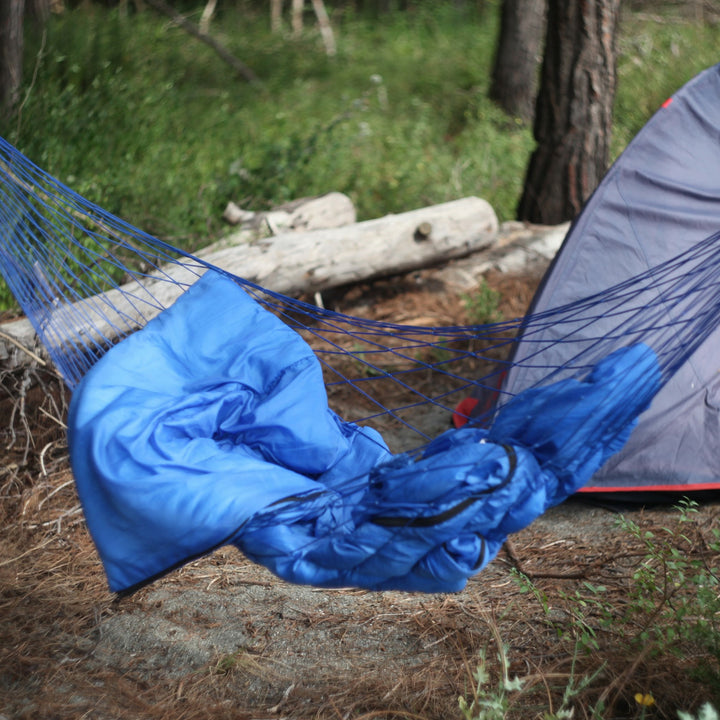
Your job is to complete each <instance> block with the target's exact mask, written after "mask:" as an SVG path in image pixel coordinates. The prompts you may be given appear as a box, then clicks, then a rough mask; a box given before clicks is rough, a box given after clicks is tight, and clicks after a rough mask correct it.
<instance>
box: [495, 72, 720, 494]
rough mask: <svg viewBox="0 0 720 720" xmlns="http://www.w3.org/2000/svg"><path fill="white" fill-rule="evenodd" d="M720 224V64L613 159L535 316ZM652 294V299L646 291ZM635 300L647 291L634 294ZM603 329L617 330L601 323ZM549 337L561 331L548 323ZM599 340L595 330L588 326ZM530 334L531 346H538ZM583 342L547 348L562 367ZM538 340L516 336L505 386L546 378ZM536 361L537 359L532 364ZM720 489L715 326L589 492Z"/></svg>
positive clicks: (719, 342) (645, 266)
mask: <svg viewBox="0 0 720 720" xmlns="http://www.w3.org/2000/svg"><path fill="white" fill-rule="evenodd" d="M718 230H720V65H717V66H715V67H712V68H710V69H708V70H706V71H704V72H703V73H701V74H700V75H698V76H697V77H696V78H695V79H693V80H692V81H691V82H689V83H688V84H687V85H685V86H684V87H683V88H682V89H680V90H679V91H678V92H677V93H675V95H673V96H672V97H671V98H669V99H668V100H667V101H666V102H665V103H664V104H663V106H662V108H661V109H660V110H658V112H657V113H656V114H655V115H654V116H653V117H652V119H651V120H650V122H649V123H648V124H647V125H646V126H645V127H644V128H643V130H642V131H641V132H640V133H639V134H638V135H637V137H636V138H635V139H634V140H633V141H632V142H631V143H630V145H629V146H628V147H627V149H626V150H625V152H624V153H623V154H622V155H621V157H620V158H619V159H618V160H617V161H616V163H615V164H614V165H613V167H612V168H611V169H610V171H609V172H608V174H607V176H606V177H605V178H604V180H603V181H602V183H601V184H600V186H599V187H598V188H597V190H596V191H595V193H594V194H593V196H592V197H591V198H590V200H589V201H588V203H587V205H586V207H585V208H584V209H583V211H582V213H581V214H580V216H579V217H578V218H577V219H576V221H575V222H574V224H573V226H572V228H571V230H570V232H569V233H568V236H567V238H566V240H565V242H564V244H563V246H562V248H561V249H560V251H559V253H558V255H557V257H556V258H555V260H554V262H553V264H552V266H551V267H550V269H549V270H548V272H547V273H546V276H545V278H544V279H543V282H542V284H541V286H540V289H539V290H538V292H537V294H536V296H535V298H534V300H533V304H532V307H531V313H540V312H543V311H545V310H548V309H550V308H555V307H558V306H561V305H564V304H566V303H570V302H573V301H575V300H578V299H580V298H583V297H586V296H588V295H591V294H593V293H596V292H601V291H602V290H604V289H605V288H608V287H609V286H612V285H615V284H617V283H620V282H622V281H623V280H625V279H628V278H631V277H633V276H635V275H637V274H639V273H641V272H644V271H646V270H649V269H651V268H653V267H655V266H657V265H659V264H660V263H663V262H665V261H667V260H669V259H670V258H673V257H675V256H677V255H678V254H680V253H682V252H684V251H686V250H688V249H690V248H692V247H693V246H694V245H696V244H697V243H698V242H700V241H702V240H703V239H705V238H706V237H708V236H710V235H712V234H714V233H716V232H717V231H718ZM646 299H647V298H646ZM637 301H638V302H642V301H643V298H642V297H639V298H638V299H637ZM602 322H603V327H602V330H603V332H604V333H606V334H607V335H610V334H612V332H613V330H614V329H615V326H614V323H615V319H614V318H613V317H612V316H609V317H607V318H605V319H604V320H603V321H602ZM543 332H544V333H545V335H544V338H543V339H547V340H552V339H553V333H555V332H560V329H558V328H554V327H549V328H548V329H547V330H544V331H543ZM592 333H593V337H595V338H596V337H597V335H598V328H597V326H594V327H593V328H592ZM537 341H538V337H537V335H535V336H534V338H533V342H534V343H537ZM590 341H591V339H590V337H589V336H588V337H583V331H582V329H581V328H580V329H578V332H577V345H573V344H572V343H568V342H566V341H565V342H559V343H556V344H554V345H552V347H550V348H549V349H547V350H544V351H543V352H547V353H548V354H547V355H546V356H544V360H546V361H547V363H546V364H547V366H556V365H557V366H559V365H562V364H563V363H565V362H566V361H567V360H568V358H569V357H572V356H573V354H574V353H576V352H577V351H578V349H579V348H582V347H583V343H589V342H590ZM532 352H533V346H532V345H531V344H529V343H524V342H523V341H521V342H520V343H519V345H518V347H517V349H516V351H515V355H514V358H513V360H514V361H515V362H516V363H517V364H515V365H513V366H512V367H511V369H510V370H509V372H508V375H507V377H506V378H505V381H504V382H505V384H504V389H506V390H508V391H509V392H510V393H513V394H514V393H517V392H519V391H520V390H522V389H523V388H526V387H528V386H530V385H532V384H534V383H535V382H536V381H538V380H539V379H540V376H539V373H540V372H541V370H538V369H533V368H532V367H524V366H523V364H522V359H523V356H524V355H527V354H530V353H532ZM530 365H532V363H530ZM718 488H720V331H717V330H716V331H715V332H714V333H713V334H712V335H711V336H710V337H709V338H708V339H707V340H706V341H705V342H704V343H703V344H702V345H701V346H700V347H699V349H698V350H697V351H696V352H695V353H694V354H693V355H692V357H691V358H690V360H689V361H687V362H686V363H685V364H684V365H683V366H682V367H681V368H680V369H679V370H678V372H677V373H676V374H675V376H674V377H673V378H672V379H671V381H670V382H669V383H668V384H667V385H666V386H665V387H664V388H663V390H662V391H661V392H660V393H659V395H658V396H657V397H656V398H655V400H654V402H653V404H652V406H651V407H650V409H649V410H648V411H646V412H645V413H644V414H643V416H642V417H641V419H640V423H639V424H638V426H637V427H636V429H635V430H634V432H633V434H632V436H631V437H630V440H629V441H628V443H627V444H626V446H625V447H624V449H623V450H622V451H621V452H620V453H618V454H617V455H615V456H614V457H613V458H611V459H610V461H609V462H607V463H606V465H605V466H604V467H603V468H601V470H600V471H599V472H597V473H596V474H595V475H594V477H593V478H592V480H591V482H590V484H589V486H588V487H586V488H585V491H587V492H596V493H615V492H622V493H624V495H625V496H626V497H628V499H630V497H631V496H630V495H627V493H630V492H633V491H634V493H635V496H634V499H639V498H640V497H642V498H645V497H648V494H649V493H652V492H658V491H659V492H665V493H666V492H682V493H690V492H694V491H707V490H714V489H718Z"/></svg>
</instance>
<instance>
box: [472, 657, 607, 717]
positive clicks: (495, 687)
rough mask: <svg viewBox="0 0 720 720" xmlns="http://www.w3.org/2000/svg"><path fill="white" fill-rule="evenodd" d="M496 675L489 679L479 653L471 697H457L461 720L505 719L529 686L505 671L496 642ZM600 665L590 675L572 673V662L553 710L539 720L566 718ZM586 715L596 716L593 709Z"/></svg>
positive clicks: (506, 666) (505, 661) (505, 663)
mask: <svg viewBox="0 0 720 720" xmlns="http://www.w3.org/2000/svg"><path fill="white" fill-rule="evenodd" d="M497 659H498V664H499V668H500V669H499V673H498V676H497V677H496V678H495V679H493V673H492V672H491V670H490V668H489V665H488V663H487V661H486V655H485V652H483V651H481V652H480V653H479V659H478V664H477V666H476V668H475V670H474V671H473V673H472V680H473V687H472V697H471V698H470V699H469V700H468V699H467V698H465V696H464V695H461V696H460V697H459V698H458V705H459V707H460V712H461V713H462V717H463V718H464V720H505V719H506V718H507V717H508V716H509V713H510V710H511V707H512V706H513V704H517V703H519V701H520V696H521V695H522V693H523V692H524V691H526V690H529V689H530V687H531V684H532V683H531V682H530V678H528V677H525V678H521V677H511V676H510V673H509V667H510V662H509V657H508V648H507V647H506V646H505V645H503V644H502V643H501V644H500V649H499V650H498V655H497ZM602 670H603V668H602V667H601V668H599V669H598V670H597V671H596V672H594V673H592V674H590V675H580V674H578V673H576V672H575V662H574V660H573V667H572V669H571V672H570V675H569V678H568V681H567V683H566V685H565V688H564V690H563V693H562V698H561V701H560V705H559V707H558V708H557V709H554V710H548V711H546V712H545V713H543V716H542V717H543V720H570V718H572V717H573V716H574V714H575V713H574V708H573V703H574V702H575V700H576V699H577V697H578V696H579V695H581V694H582V693H583V691H584V690H585V689H586V688H587V687H588V686H589V685H591V684H592V683H593V682H594V681H595V679H596V678H597V677H598V675H599V674H600V673H601V672H602ZM586 717H590V718H600V717H601V715H598V714H597V712H596V710H594V709H592V708H591V709H590V711H589V715H586Z"/></svg>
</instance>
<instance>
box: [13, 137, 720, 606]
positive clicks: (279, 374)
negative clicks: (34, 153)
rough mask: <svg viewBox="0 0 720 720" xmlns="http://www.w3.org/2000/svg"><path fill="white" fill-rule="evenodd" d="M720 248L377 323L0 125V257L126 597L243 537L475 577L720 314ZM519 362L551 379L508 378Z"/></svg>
mask: <svg viewBox="0 0 720 720" xmlns="http://www.w3.org/2000/svg"><path fill="white" fill-rule="evenodd" d="M719 250H720V235H719V234H714V235H710V236H709V237H707V238H705V239H703V240H702V241H700V242H698V243H695V244H694V245H693V247H692V248H691V249H690V250H686V251H684V252H683V253H681V254H679V255H677V256H676V257H672V258H670V259H667V260H665V261H664V262H662V263H660V264H658V265H656V266H654V267H652V268H650V269H647V270H645V271H643V272H641V273H638V274H636V275H634V276H633V277H630V278H628V279H625V280H623V281H622V282H619V283H617V284H614V285H612V286H610V287H608V288H607V289H604V290H602V291H601V292H597V293H595V294H593V295H591V296H590V297H585V298H581V299H578V300H575V301H573V302H570V303H567V304H565V305H563V306H561V307H555V308H552V309H548V310H543V311H541V312H537V313H534V314H531V315H528V316H527V317H524V318H521V319H519V320H516V321H508V322H502V323H498V324H493V325H475V326H467V327H443V328H433V327H417V326H404V325H400V324H392V323H381V322H374V321H370V320H366V319H362V318H354V317H350V316H347V315H343V314H340V313H335V312H331V311H328V310H324V309H320V308H317V307H315V306H312V305H308V304H306V303H303V302H301V301H299V300H297V299H293V298H290V297H285V296H282V295H279V294H277V293H273V292H271V291H269V290H267V289H263V288H261V287H259V286H257V285H255V284H253V283H251V282H249V281H247V280H244V279H242V278H240V277H236V276H234V275H231V274H229V273H227V272H224V271H223V270H222V269H221V268H217V267H213V266H210V265H208V264H207V263H206V262H204V261H203V260H201V259H199V258H197V257H194V256H192V255H190V254H188V253H185V252H183V251H181V250H178V249H177V248H173V247H171V246H170V245H168V244H167V243H164V242H162V241H160V240H158V239H156V238H153V237H151V236H149V235H147V234H145V233H143V232H142V231H140V230H138V229H136V228H133V227H131V226H130V225H128V224H126V223H124V222H122V221H121V220H119V219H117V218H116V217H114V216H112V215H111V214H109V213H107V212H105V211H104V210H102V209H101V208H99V207H97V206H95V205H93V204H92V203H90V202H88V201H86V200H84V199H83V198H81V197H80V196H78V195H77V194H75V193H74V192H73V191H72V190H70V189H69V188H67V187H66V186H64V185H62V184H61V183H59V182H58V181H57V180H55V179H53V178H52V177H50V176H48V175H47V174H46V173H44V172H43V171H42V170H40V169H39V168H37V167H36V166H34V165H33V164H32V163H31V162H30V161H29V160H28V159H27V158H26V157H25V156H23V155H22V154H21V153H20V152H18V151H17V150H16V149H14V148H13V147H12V146H11V145H9V144H8V143H6V142H4V141H2V140H0V270H1V271H2V274H3V276H4V278H5V279H6V281H7V283H8V285H9V287H10V288H11V291H12V292H13V293H14V295H15V297H16V298H17V299H18V301H19V303H20V305H21V306H22V308H23V310H24V312H25V314H26V316H27V318H28V319H29V320H30V321H31V322H32V324H33V327H34V329H35V331H36V333H37V335H38V337H39V338H40V340H41V342H42V344H43V345H44V347H45V348H46V350H47V353H48V355H49V357H50V358H51V359H52V361H53V362H54V364H55V366H56V367H57V368H58V370H59V372H60V373H61V374H62V376H63V377H64V379H65V381H66V383H67V384H68V386H69V387H70V388H72V390H73V396H72V402H71V407H70V413H69V419H68V426H69V429H68V437H69V445H70V454H71V462H72V468H73V473H74V476H75V479H76V483H77V489H78V493H79V495H80V499H81V501H82V504H83V508H84V512H85V516H86V519H87V524H88V527H89V530H90V532H91V534H92V537H93V539H94V541H95V544H96V546H97V549H98V552H99V555H100V557H101V559H102V562H103V564H104V568H105V571H106V574H107V577H108V582H109V585H110V588H111V589H112V590H113V591H116V592H120V593H126V592H130V591H132V590H134V589H136V588H138V587H140V586H142V585H143V584H146V583H148V582H150V581H152V580H153V579H154V578H156V577H159V576H161V575H163V574H165V573H167V572H169V571H170V570H172V569H173V568H176V567H178V566H180V565H182V564H183V563H186V562H188V561H189V560H192V559H194V558H196V557H198V556H201V555H204V554H207V553H209V552H211V551H212V550H214V549H215V548H217V547H219V546H222V545H225V544H232V545H235V546H236V547H238V548H239V549H240V550H241V551H242V552H243V553H245V554H246V555H247V556H248V557H250V558H251V559H253V560H255V561H257V562H259V563H262V564H264V565H265V566H267V567H269V568H270V569H271V570H272V571H273V572H275V573H276V574H277V575H279V576H280V577H282V578H285V579H287V580H289V581H292V582H298V583H310V584H314V585H318V586H326V587H337V586H359V587H364V588H370V589H390V588H393V589H402V590H413V591H423V592H436V591H455V590H459V589H461V588H462V587H463V586H464V584H465V583H466V581H467V578H468V577H469V576H471V575H473V574H474V573H476V572H478V571H479V570H480V569H481V568H482V567H484V566H485V565H486V564H487V563H488V562H489V561H490V560H491V559H492V558H493V557H494V556H495V554H496V553H497V552H498V550H499V548H500V547H501V545H502V543H503V541H504V539H505V538H506V537H507V535H508V534H509V533H512V532H515V531H517V530H519V529H521V528H523V527H525V526H527V525H528V524H529V523H530V522H532V521H533V519H535V518H536V517H538V516H539V515H540V514H541V513H543V512H544V511H545V510H546V509H547V508H549V507H550V506H552V505H555V504H557V503H559V502H562V501H563V500H564V499H566V498H567V497H568V496H569V495H571V494H573V493H575V492H577V491H578V490H579V489H581V488H582V487H583V485H585V484H586V483H587V482H588V480H589V479H590V478H591V476H592V475H593V473H595V472H596V471H597V470H598V468H601V467H602V466H603V464H604V463H605V461H606V460H607V459H608V458H609V457H611V456H612V455H613V454H614V453H615V452H617V451H618V450H619V449H620V448H621V447H622V446H623V445H624V444H625V442H626V440H627V438H628V436H629V435H630V433H631V432H632V430H633V428H634V426H635V425H636V423H637V418H638V416H639V415H640V414H641V413H642V412H643V411H644V410H645V409H646V408H648V406H649V405H650V403H651V401H652V399H653V397H654V396H655V395H656V394H657V393H658V391H659V390H661V388H663V387H664V386H665V385H666V384H667V383H668V381H669V380H670V379H671V378H672V377H673V376H674V374H675V373H676V371H677V370H678V368H681V367H682V366H683V365H684V364H685V363H686V361H687V360H688V358H690V357H691V356H692V355H693V353H694V352H695V351H696V350H697V348H699V347H700V346H701V345H702V344H703V342H704V341H705V339H706V338H707V337H709V336H710V335H711V334H712V332H713V331H714V330H715V329H716V327H717V324H718V318H720V282H719V281H718V278H720V273H718V270H717V269H716V268H717V265H718V264H719V263H720V252H719ZM639 299H641V300H639ZM608 317H612V318H613V319H614V322H613V327H612V330H611V331H608V329H607V325H606V322H605V321H606V320H607V318H608ZM548 328H552V330H553V332H552V333H551V334H550V335H551V337H550V339H549V333H548V332H547V330H548ZM594 328H598V330H597V332H596V331H595V330H594ZM579 334H580V335H581V336H582V342H581V343H576V342H575V340H576V339H577V337H578V335H579ZM519 340H521V341H522V343H523V348H524V350H523V352H522V353H521V354H519V355H518V354H517V353H515V347H516V345H517V343H518V341H519ZM562 343H567V344H571V343H573V349H572V351H571V352H568V353H565V357H564V358H563V360H562V362H549V361H548V360H547V358H548V357H552V354H551V353H549V352H548V351H549V350H550V349H551V348H552V347H555V346H557V344H562ZM528 348H531V351H528ZM513 357H514V359H512V360H511V359H510V358H513ZM516 368H526V369H529V370H532V372H533V373H534V376H535V377H536V379H535V380H534V381H533V382H532V383H530V384H528V385H527V386H526V387H523V388H522V389H520V390H518V391H517V392H509V391H507V390H506V389H505V388H504V387H503V385H502V383H500V382H499V379H500V378H503V377H506V376H507V372H508V370H509V369H516ZM483 390H486V391H487V392H491V393H493V394H494V397H495V398H496V402H494V403H493V404H492V406H491V407H489V408H488V410H487V411H486V412H484V413H479V414H477V416H476V417H474V418H472V420H471V422H470V423H468V424H467V425H465V426H464V427H463V428H461V429H458V430H448V431H447V432H444V433H442V434H440V435H439V437H435V438H430V437H428V436H427V435H426V434H425V433H424V432H423V431H422V430H421V429H420V427H418V426H419V425H421V424H422V423H421V422H420V420H421V418H422V417H423V414H424V413H426V412H429V411H433V412H442V413H446V415H447V418H448V423H449V418H450V416H451V414H452V409H453V407H454V406H455V405H456V404H457V402H458V401H459V400H461V399H462V398H463V397H466V396H467V395H468V394H471V393H479V392H480V393H481V392H482V391H483ZM338 400H342V407H344V408H349V407H350V408H356V409H357V411H356V413H355V414H354V416H352V417H340V416H339V415H338V414H337V412H336V411H335V410H333V407H338V404H337V401H338ZM378 430H380V431H382V433H381V432H379V431H378ZM400 431H402V433H401V432H400ZM384 437H386V438H387V437H392V438H396V437H402V438H403V439H402V440H400V441H398V443H400V445H398V444H397V443H394V446H393V447H392V448H390V447H389V446H388V443H387V442H386V440H385V439H384Z"/></svg>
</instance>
